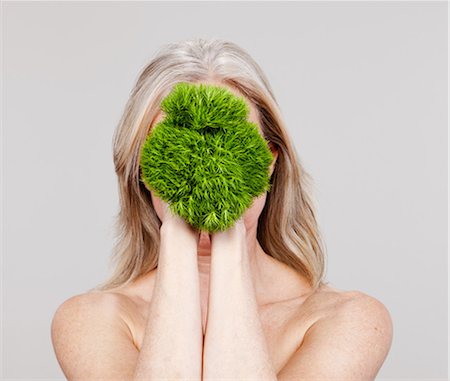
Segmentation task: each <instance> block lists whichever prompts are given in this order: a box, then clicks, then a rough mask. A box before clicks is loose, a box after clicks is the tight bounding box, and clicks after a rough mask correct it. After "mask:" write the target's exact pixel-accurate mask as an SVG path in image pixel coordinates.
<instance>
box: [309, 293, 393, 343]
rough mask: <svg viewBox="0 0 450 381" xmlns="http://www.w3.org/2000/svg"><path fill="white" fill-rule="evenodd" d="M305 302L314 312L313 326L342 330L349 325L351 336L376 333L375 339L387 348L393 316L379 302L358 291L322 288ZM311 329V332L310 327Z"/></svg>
mask: <svg viewBox="0 0 450 381" xmlns="http://www.w3.org/2000/svg"><path fill="white" fill-rule="evenodd" d="M308 299H309V300H308V303H309V304H310V305H311V306H312V308H313V309H314V310H315V311H316V316H317V319H316V321H315V322H314V324H312V326H316V327H317V326H321V327H323V330H325V329H326V328H327V327H329V328H331V327H332V326H334V327H335V328H336V327H338V325H337V324H338V323H341V324H342V326H343V329H345V328H348V327H347V324H351V328H352V332H353V334H354V335H357V334H361V335H364V334H365V335H368V334H370V332H367V330H368V329H369V328H370V331H373V332H375V333H376V334H375V335H374V337H373V338H374V339H375V338H377V339H378V340H380V344H383V345H384V346H385V347H386V346H390V344H391V340H392V333H393V323H392V317H391V314H390V312H389V310H388V309H387V307H386V306H385V305H384V304H383V302H381V301H380V300H379V299H377V298H375V297H374V296H371V295H368V294H366V293H364V292H362V291H358V290H351V291H348V290H340V289H336V288H332V287H329V286H324V287H323V288H321V289H320V290H318V291H317V292H316V293H314V294H313V295H311V296H310V297H309V298H308ZM312 326H311V327H310V329H311V328H312Z"/></svg>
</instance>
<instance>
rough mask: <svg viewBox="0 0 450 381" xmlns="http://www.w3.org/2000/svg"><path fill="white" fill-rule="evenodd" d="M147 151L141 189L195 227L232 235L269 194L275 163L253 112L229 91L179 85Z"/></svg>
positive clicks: (164, 105)
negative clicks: (243, 217)
mask: <svg viewBox="0 0 450 381" xmlns="http://www.w3.org/2000/svg"><path fill="white" fill-rule="evenodd" d="M161 109H162V110H163V111H164V113H165V118H164V119H163V120H161V121H160V122H159V123H158V124H156V125H155V126H154V127H153V128H152V130H151V131H150V133H149V135H148V136H147V138H146V140H145V142H144V144H143V146H142V150H141V161H140V165H141V181H144V182H145V184H147V186H148V187H149V188H150V189H151V190H152V191H153V192H154V193H155V194H156V195H157V196H158V197H159V198H161V199H162V200H164V201H165V202H167V203H168V204H169V208H170V209H171V210H172V212H174V213H175V214H178V215H179V216H181V217H182V218H184V219H185V220H186V221H187V222H188V223H189V224H191V225H192V226H193V227H195V228H197V229H199V230H203V231H208V232H210V233H214V232H217V231H224V230H226V229H228V228H229V227H231V226H232V225H233V224H234V222H235V221H236V220H237V219H239V218H240V217H241V215H242V214H243V213H244V212H245V210H246V209H247V208H249V207H250V206H251V204H252V200H253V198H254V197H257V196H260V195H261V194H262V193H264V192H265V191H269V190H270V182H269V180H270V178H269V166H270V164H271V162H272V160H273V156H272V153H271V151H270V148H269V146H268V144H267V141H266V140H265V139H264V138H263V137H262V136H261V135H260V133H259V131H258V126H257V125H256V124H255V123H252V122H250V121H249V120H248V119H247V117H248V114H249V111H250V110H249V106H248V105H247V103H246V102H245V100H244V98H242V97H237V96H236V95H234V94H233V93H232V92H230V91H229V90H228V89H226V88H224V87H219V86H213V85H207V84H199V85H196V84H192V83H186V82H180V83H177V84H176V85H175V86H174V87H173V89H172V91H171V92H170V93H169V94H168V95H167V96H166V97H165V98H164V99H163V101H162V102H161Z"/></svg>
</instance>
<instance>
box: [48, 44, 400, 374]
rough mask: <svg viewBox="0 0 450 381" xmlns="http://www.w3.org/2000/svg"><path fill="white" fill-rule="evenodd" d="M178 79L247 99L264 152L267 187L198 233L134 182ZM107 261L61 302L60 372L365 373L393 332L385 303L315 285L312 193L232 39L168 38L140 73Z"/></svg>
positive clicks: (320, 275)
mask: <svg viewBox="0 0 450 381" xmlns="http://www.w3.org/2000/svg"><path fill="white" fill-rule="evenodd" d="M178 82H191V83H209V84H215V85H219V86H224V87H225V88H227V89H229V90H230V91H232V92H234V93H235V94H236V95H239V96H243V97H244V98H245V100H246V101H247V102H248V105H249V107H250V110H251V113H250V116H249V119H250V120H251V121H252V122H254V123H256V124H257V125H258V126H259V129H260V133H261V135H262V136H263V137H264V138H265V139H266V140H267V141H268V143H269V146H270V147H271V150H272V154H273V157H274V160H273V162H272V164H271V167H270V175H271V184H272V188H271V190H270V192H268V193H265V194H263V195H262V196H260V197H258V198H255V199H254V200H253V204H252V205H251V207H250V208H248V209H247V211H246V212H245V214H244V215H243V216H242V217H241V218H240V219H239V220H238V221H237V222H236V223H235V224H234V226H233V227H232V228H230V229H228V230H227V231H224V232H219V233H214V234H211V235H209V234H206V233H203V232H202V233H201V234H199V232H198V231H196V230H194V229H193V228H192V227H191V226H190V225H188V224H187V223H186V222H185V221H184V220H183V219H182V218H180V217H178V216H176V215H174V214H172V213H171V212H170V210H168V208H167V204H166V203H164V202H163V201H162V200H161V199H159V198H158V197H156V196H155V195H154V194H153V192H152V191H151V190H150V189H148V188H147V187H146V186H145V184H144V183H143V182H142V181H140V177H139V175H140V168H139V153H140V147H141V145H142V143H143V142H144V140H145V138H146V136H147V134H148V133H149V131H150V129H151V128H152V127H153V126H154V125H155V124H156V123H158V121H159V120H161V118H162V117H163V115H162V112H161V110H160V108H159V104H160V102H161V100H162V99H163V98H164V97H165V96H166V95H167V94H168V93H169V92H170V90H171V88H172V87H173V86H174V85H175V84H176V83H178ZM113 148H114V164H115V169H116V173H117V175H118V179H119V185H120V202H121V209H120V213H119V215H118V220H117V227H118V232H119V239H118V241H117V244H116V247H115V253H114V259H115V260H116V271H115V273H114V274H113V276H112V277H111V278H110V279H109V280H108V281H107V282H106V283H104V284H103V285H101V286H99V287H97V288H95V289H92V290H89V291H88V292H87V293H84V294H80V295H75V296H73V297H71V298H69V299H68V300H66V301H65V302H64V303H62V304H61V306H59V308H58V309H57V311H56V312H55V315H54V317H53V321H52V340H53V345H54V349H55V353H56V356H57V359H58V361H59V364H60V365H61V368H62V369H63V371H64V373H65V375H66V377H67V378H68V379H69V380H96V379H102V380H154V379H158V380H174V379H185V380H202V379H212V380H214V379H223V378H228V379H233V380H244V379H255V380H358V381H361V380H373V379H374V378H375V375H376V374H377V372H378V370H379V369H380V367H381V365H382V363H383V362H384V360H385V358H386V356H387V353H388V351H389V349H390V346H391V341H392V320H391V317H390V314H389V312H388V311H387V309H386V308H385V306H384V305H383V304H382V303H381V302H380V301H378V300H377V299H375V298H374V297H371V296H369V295H367V294H364V293H362V292H359V291H345V290H339V289H336V288H332V287H330V286H329V285H327V282H325V281H324V265H325V261H324V250H323V247H322V242H321V238H320V234H319V231H318V227H317V222H316V218H315V213H314V208H313V204H312V201H311V195H310V184H311V178H310V176H309V174H308V173H307V172H306V171H305V170H304V169H303V167H302V166H301V164H300V163H299V161H298V159H297V157H296V154H295V150H294V147H293V145H292V143H291V142H290V140H289V137H288V135H287V133H286V130H285V127H284V123H283V121H282V117H281V114H280V111H279V108H278V105H277V102H276V100H275V97H274V95H273V92H272V90H271V88H270V85H269V82H268V80H267V78H266V76H265V75H264V73H263V72H262V70H261V69H260V67H259V66H258V64H257V63H256V62H255V61H254V60H253V59H252V58H251V57H250V56H249V55H248V54H247V53H246V52H245V51H244V50H243V49H242V48H240V47H239V46H237V45H236V44H234V43H231V42H227V41H223V40H203V39H195V40H188V41H183V42H179V43H174V44H169V45H167V46H165V47H164V48H163V49H161V50H160V51H159V52H158V54H157V56H156V57H155V58H154V59H153V60H152V61H151V62H150V63H149V64H148V66H147V67H145V68H144V70H143V71H142V72H141V74H140V76H139V78H138V80H137V83H136V85H135V87H134V89H133V92H132V94H131V96H130V99H129V101H128V103H127V105H126V109H125V112H124V114H123V117H122V119H121V121H120V123H119V125H118V128H117V130H116V134H115V136H114V147H113Z"/></svg>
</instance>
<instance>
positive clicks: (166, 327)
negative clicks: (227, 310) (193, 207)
mask: <svg viewBox="0 0 450 381" xmlns="http://www.w3.org/2000/svg"><path fill="white" fill-rule="evenodd" d="M169 215H170V216H169ZM160 234H161V246H160V253H159V259H158V269H157V273H156V279H155V286H154V291H153V295H152V300H151V303H150V311H149V315H148V321H147V326H146V329H145V333H144V339H143V343H142V348H141V353H140V356H139V358H138V360H137V365H136V371H135V379H136V380H174V379H181V378H182V379H189V380H201V372H202V347H203V332H202V321H201V310H200V288H199V276H198V266H197V243H198V233H195V232H194V231H193V230H192V229H191V227H190V226H188V225H187V224H186V223H185V222H184V221H182V220H181V218H179V217H175V216H173V215H172V214H171V213H166V214H165V217H164V221H163V224H162V226H161V229H160Z"/></svg>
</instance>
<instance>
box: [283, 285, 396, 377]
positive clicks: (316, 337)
mask: <svg viewBox="0 0 450 381" xmlns="http://www.w3.org/2000/svg"><path fill="white" fill-rule="evenodd" d="M306 306H307V307H308V310H309V311H310V313H311V314H313V315H314V317H315V318H314V321H313V322H312V324H311V325H310V326H309V328H308V329H307V331H306V333H305V335H304V337H303V341H302V343H301V345H300V346H299V348H298V349H297V351H296V352H295V353H294V355H293V356H292V357H291V358H290V359H289V361H288V362H287V364H286V365H285V367H284V368H283V369H282V370H281V371H280V373H279V374H278V379H279V380H288V379H290V378H292V377H297V378H302V377H303V378H305V379H309V378H308V377H311V378H314V377H316V378H317V377H318V378H323V379H326V380H337V379H346V380H347V379H348V380H367V381H369V380H374V379H375V376H376V374H377V373H378V371H379V369H380V368H381V366H382V364H383V362H384V360H385V359H386V357H387V354H388V352H389V350H390V347H391V344H392V336H393V324H392V319H391V315H390V313H389V311H388V309H387V308H386V306H385V305H384V304H383V303H382V302H381V301H380V300H378V299H377V298H375V297H373V296H370V295H368V294H366V293H364V292H361V291H354V290H352V291H346V290H339V289H335V288H331V287H328V286H326V287H323V288H321V289H320V290H318V291H317V292H315V293H314V294H312V295H311V296H310V297H308V299H307V300H306V301H305V307H306ZM324 364H326V365H324Z"/></svg>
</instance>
